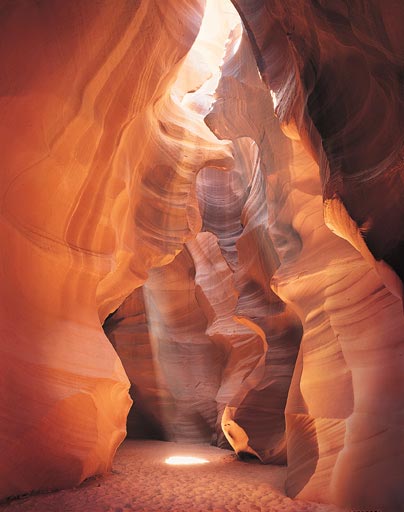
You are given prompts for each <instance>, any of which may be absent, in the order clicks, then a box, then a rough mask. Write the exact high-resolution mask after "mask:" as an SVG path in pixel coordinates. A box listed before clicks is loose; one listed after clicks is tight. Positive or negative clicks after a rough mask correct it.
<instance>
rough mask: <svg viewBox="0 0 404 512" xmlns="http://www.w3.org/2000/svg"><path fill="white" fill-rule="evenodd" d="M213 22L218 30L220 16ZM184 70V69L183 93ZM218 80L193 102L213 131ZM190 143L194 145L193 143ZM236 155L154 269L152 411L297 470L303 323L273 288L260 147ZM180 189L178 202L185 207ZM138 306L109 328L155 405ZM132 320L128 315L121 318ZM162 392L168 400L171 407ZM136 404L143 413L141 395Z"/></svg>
mask: <svg viewBox="0 0 404 512" xmlns="http://www.w3.org/2000/svg"><path fill="white" fill-rule="evenodd" d="M217 5H218V3H217V2H216V3H213V2H211V3H210V4H209V5H208V9H209V8H210V9H211V10H213V6H214V7H215V9H216V10H217ZM213 14H215V13H213ZM216 15H218V13H216ZM233 17H234V14H233ZM233 17H232V16H230V18H229V20H228V28H227V32H223V29H222V31H221V32H220V31H219V32H218V35H216V44H217V46H218V48H217V51H216V53H218V54H219V56H220V59H217V57H216V61H217V62H218V64H220V61H221V59H222V58H223V53H224V49H225V47H224V44H225V43H226V40H227V38H228V36H229V34H230V30H231V28H232V26H234V22H233V21H232V20H233ZM213 19H214V18H213ZM226 19H227V18H226V17H224V20H226ZM206 20H207V21H208V27H209V23H212V17H211V16H210V17H208V18H205V21H206ZM203 28H204V26H203V25H202V29H201V34H202V38H201V34H200V36H198V38H197V40H196V43H195V45H194V47H193V48H192V50H191V52H190V53H189V55H188V58H187V61H186V68H183V69H186V71H187V72H188V73H189V69H194V68H193V67H195V66H197V69H199V66H200V60H198V61H195V60H194V61H193V60H192V54H195V52H196V50H197V49H198V47H200V46H201V43H202V44H203V48H205V47H206V39H204V37H203V32H204V30H203ZM218 36H220V37H219V38H218ZM209 37H210V40H211V39H212V34H210V33H209ZM240 37H241V27H240V25H238V26H235V28H234V30H233V32H232V34H231V40H232V41H233V40H234V46H232V47H231V48H230V50H228V51H227V53H229V52H232V51H234V50H235V46H236V45H237V44H238V42H239V41H240ZM201 39H202V41H201ZM220 39H221V43H222V46H221V54H220V53H219V49H220V45H219V42H220ZM212 47H213V48H214V46H212ZM209 48H210V47H209V46H208V49H209ZM249 57H250V61H249V65H250V66H251V67H252V70H253V72H254V73H255V75H253V76H254V77H255V76H256V75H257V70H256V65H255V61H254V59H253V56H252V54H250V55H249ZM205 58H206V56H205ZM227 58H228V55H227V57H226V59H227ZM203 62H204V61H203V60H202V63H203ZM209 62H211V61H208V62H206V65H208V64H209ZM202 67H203V66H202ZM184 75H185V74H181V73H180V76H179V79H178V80H177V86H181V84H182V81H183V76H184ZM185 76H186V77H188V79H189V76H188V75H185ZM210 83H211V80H208V82H205V83H204V85H203V86H202V87H200V88H199V89H197V90H196V91H195V92H193V91H192V89H191V90H190V92H189V93H188V94H187V95H186V96H185V97H184V101H183V102H182V105H181V107H182V109H183V112H186V113H187V115H188V116H190V118H191V119H192V118H194V119H195V122H197V121H198V119H199V122H200V123H201V129H202V127H205V129H206V125H205V123H204V122H203V121H204V116H205V115H206V114H207V113H208V110H209V108H210V104H211V103H212V100H213V98H212V97H211V95H212V93H213V90H214V88H216V84H217V81H216V84H214V88H213V89H212V86H211V85H210ZM188 87H189V85H188ZM263 90H265V88H263ZM235 113H236V111H235ZM213 131H214V130H213ZM183 143H184V145H185V144H187V147H188V141H187V140H186V139H185V138H184V142H183ZM190 150H192V148H190ZM231 151H232V155H233V160H234V164H233V168H232V169H231V170H229V169H228V170H227V172H222V171H219V170H218V169H215V168H214V167H213V166H212V165H207V166H206V167H204V168H203V169H202V170H201V171H200V173H199V175H198V178H197V181H196V194H197V197H198V206H199V211H200V215H201V221H202V232H201V233H199V234H198V235H197V236H196V239H195V240H193V241H190V242H187V243H186V245H185V249H184V250H183V252H182V253H181V254H179V255H178V256H177V257H176V258H175V260H174V261H173V262H172V263H169V264H168V265H166V266H163V267H160V268H156V269H152V270H151V271H150V272H149V277H148V279H147V281H146V283H145V285H144V296H145V305H146V316H147V322H148V329H149V334H150V337H149V342H148V345H147V348H146V347H145V350H147V351H148V352H147V353H148V354H152V357H153V361H154V372H155V375H156V379H157V380H156V383H157V386H156V388H155V395H154V398H153V399H152V401H153V400H154V402H153V403H155V408H154V412H152V411H151V410H150V409H149V411H150V415H149V418H150V419H152V418H155V417H156V416H157V417H158V418H160V419H161V420H160V422H161V424H163V425H165V428H166V431H167V434H168V435H169V437H170V438H173V439H176V440H179V441H188V442H201V441H211V442H213V443H217V444H218V445H219V446H228V444H227V443H230V445H231V446H232V447H233V448H234V449H235V451H236V452H237V453H242V452H249V453H251V454H253V455H256V456H257V457H259V458H260V459H261V460H262V461H264V462H274V463H285V462H286V439H285V418H284V409H285V405H286V399H287V394H288V390H289V385H290V381H291V377H292V373H293V368H294V364H295V360H296V357H297V352H298V347H299V343H300V338H301V334H302V331H301V323H300V321H299V319H298V316H297V315H296V313H294V312H293V311H292V310H291V309H290V308H289V307H287V306H286V305H285V304H284V303H283V301H282V300H281V299H279V297H278V296H277V295H276V294H274V292H273V291H272V289H271V287H270V280H271V277H272V275H273V274H274V272H275V270H276V269H277V267H278V265H279V260H278V256H277V254H276V251H275V249H274V247H273V243H272V241H271V239H270V237H269V235H268V208H267V200H268V199H267V192H266V186H265V180H264V178H263V174H262V171H261V168H260V165H259V160H258V149H257V146H256V144H255V143H254V141H253V140H252V139H249V138H245V139H242V140H235V141H234V143H233V144H232V145H231ZM170 192H171V191H168V192H167V197H168V198H169V199H170V200H174V199H175V198H173V196H172V195H170ZM136 293H137V292H134V294H133V297H134V296H135V294H136ZM130 302H131V301H130V300H129V299H128V300H127V301H126V303H125V304H124V305H123V306H122V307H121V308H120V309H118V311H117V313H115V314H114V315H113V316H112V317H111V319H109V320H108V321H107V322H106V324H105V329H106V331H107V333H108V336H109V337H110V339H111V341H112V343H113V344H114V346H115V347H116V348H117V351H118V354H119V355H120V356H121V359H122V361H123V363H124V366H125V368H126V369H127V373H128V375H130V379H131V382H132V383H133V385H134V388H136V389H138V391H139V393H138V394H139V399H140V400H141V402H142V404H143V392H142V387H143V386H142V384H139V382H140V381H141V379H142V377H141V375H142V372H143V369H142V365H143V364H144V361H143V359H142V356H140V355H139V354H137V352H136V349H134V351H133V353H132V354H131V357H129V358H128V357H127V354H128V350H130V349H129V346H130V339H131V337H132V345H133V347H135V346H138V343H142V341H140V340H141V339H142V337H141V336H140V337H139V332H138V327H137V326H135V325H133V324H132V322H133V320H131V319H134V318H135V317H136V307H134V306H130ZM127 306H129V309H127ZM120 318H126V320H124V321H122V322H120V320H119V319H120ZM116 321H118V323H117V322H116ZM119 322H120V325H119ZM126 322H127V323H126ZM131 325H133V328H132V327H131ZM121 327H122V330H121ZM125 347H127V348H125ZM146 392H147V391H146ZM158 396H160V397H165V398H164V399H163V401H161V400H160V404H159V405H158V404H157V402H158V400H157V397H158ZM134 399H135V405H134V410H135V412H134V415H136V392H135V394H134ZM222 429H223V432H224V435H225V437H224V436H223V432H222ZM226 439H227V441H226Z"/></svg>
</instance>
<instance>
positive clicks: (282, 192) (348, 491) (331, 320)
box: [207, 1, 404, 510]
mask: <svg viewBox="0 0 404 512" xmlns="http://www.w3.org/2000/svg"><path fill="white" fill-rule="evenodd" d="M236 3H237V5H238V8H239V9H240V12H241V14H242V16H243V19H244V20H245V22H246V25H247V28H248V30H249V32H250V38H251V41H252V43H253V48H254V49H255V52H256V58H257V61H258V64H259V66H260V69H261V73H262V75H263V76H264V78H265V79H266V80H267V81H268V83H269V84H270V86H271V88H272V89H273V91H274V92H275V99H276V101H277V103H278V106H277V109H276V111H277V113H278V118H279V119H280V121H281V123H282V127H283V130H284V131H285V132H286V133H287V134H288V135H289V136H290V137H291V138H292V140H291V141H289V142H288V141H287V139H285V137H284V136H283V134H282V133H281V131H280V124H278V121H277V119H275V118H274V117H273V115H272V114H271V106H270V105H271V99H270V97H269V93H268V92H267V91H265V90H264V88H263V86H262V84H261V82H260V80H259V77H258V75H257V74H256V75H255V77H256V78H255V79H254V74H253V73H252V68H251V67H250V68H248V66H247V64H246V63H247V62H249V57H248V56H247V55H246V52H247V50H245V52H244V53H242V51H243V45H242V47H241V48H240V51H239V55H236V56H235V57H234V58H233V59H232V61H230V62H228V63H227V65H226V68H225V70H224V77H223V78H222V81H221V85H220V86H219V91H218V95H219V100H218V101H217V102H216V104H215V106H214V109H213V111H212V113H211V114H210V115H209V116H208V118H207V122H208V124H209V125H210V126H211V127H212V129H213V131H214V132H215V133H216V134H217V135H220V136H222V137H224V138H232V139H234V138H236V137H242V136H250V137H251V138H253V139H254V140H255V141H256V142H257V144H258V145H259V146H260V150H261V155H260V156H261V165H262V167H263V169H264V170H265V172H266V174H267V183H268V190H269V192H268V196H269V203H268V204H269V211H270V218H271V220H270V230H269V231H270V235H271V239H272V240H273V243H274V246H275V248H276V250H277V252H278V255H279V259H280V263H281V265H280V267H279V269H278V271H277V272H276V274H275V276H274V277H273V279H272V287H273V289H274V291H276V293H277V294H278V295H279V296H280V297H282V298H283V299H284V300H285V301H286V302H287V303H289V304H291V305H292V306H293V307H294V308H295V309H296V311H297V312H298V313H299V315H300V317H301V319H302V322H303V328H304V337H303V340H302V345H301V350H300V354H299V358H298V361H297V365H296V369H295V373H294V377H293V381H292V386H291V390H290V393H289V400H288V405H287V408H286V417H287V443H288V466H289V467H288V473H289V477H288V492H289V493H290V494H291V495H292V496H296V495H298V496H299V497H301V498H305V499H312V500H317V501H325V502H327V501H332V502H335V503H338V504H342V505H346V506H351V507H355V508H361V509H364V508H366V509H368V508H372V509H373V508H374V509H383V510H384V509H388V510H398V509H400V507H401V503H402V501H403V496H402V487H401V484H400V482H401V481H402V478H403V474H402V462H401V461H402V458H403V452H402V446H401V444H402V443H401V441H400V439H401V438H402V426H401V420H400V419H399V418H400V414H401V412H400V411H401V409H402V399H401V398H400V393H401V392H400V390H401V389H402V385H403V378H402V362H401V359H402V350H403V335H402V333H403V327H404V320H403V315H402V307H403V306H402V287H401V283H400V281H399V279H398V278H397V276H396V275H395V274H394V272H393V271H392V270H391V269H389V267H388V266H387V265H386V264H385V263H384V262H376V261H375V259H374V257H373V256H372V254H371V253H370V252H369V250H368V248H367V247H366V244H365V243H364V241H363V239H362V237H361V233H362V235H363V232H364V230H363V229H360V228H361V226H360V225H359V227H358V225H357V223H358V222H359V220H358V218H357V215H356V213H355V212H357V211H360V209H361V208H362V206H363V208H362V213H364V216H365V218H369V212H370V211H372V216H373V217H372V221H371V223H370V224H369V230H368V229H367V228H366V231H367V232H369V233H370V235H369V236H366V240H367V243H368V246H369V247H370V248H371V249H373V250H374V254H375V255H376V256H377V257H380V255H381V254H382V255H384V256H385V257H386V259H387V260H389V261H390V262H391V259H390V257H391V256H392V254H393V253H394V254H397V253H395V251H396V250H399V246H398V245H397V244H396V238H395V237H397V236H398V233H399V232H400V229H401V228H400V227H399V224H400V223H399V222H396V221H397V219H396V218H395V219H394V220H392V223H393V225H392V226H391V227H390V225H389V226H388V228H387V229H386V230H385V232H384V233H383V232H382V231H381V230H380V224H379V220H377V219H381V218H382V217H383V216H385V217H386V218H391V219H392V216H393V217H395V216H396V215H401V214H398V213H397V212H400V208H401V206H400V207H398V205H397V204H396V201H397V199H396V197H397V198H398V195H399V194H400V187H401V186H397V188H396V190H394V192H393V193H392V204H391V203H390V202H389V201H387V202H383V204H382V203H381V202H379V205H380V206H377V207H376V206H375V202H374V201H373V192H372V193H370V190H372V191H373V190H376V189H377V187H379V189H380V190H381V191H383V190H386V187H387V188H389V187H390V186H391V184H392V183H394V180H396V179H397V178H398V175H399V167H397V168H396V170H393V168H392V167H389V168H388V169H387V168H386V167H385V166H384V164H385V163H386V162H393V161H394V159H397V154H399V150H397V147H400V144H401V142H400V138H401V137H402V134H401V132H400V134H398V133H397V131H396V128H397V123H398V120H399V119H400V115H401V114H400V107H398V108H397V109H396V110H397V111H395V112H393V109H389V116H390V117H391V120H392V125H391V126H390V127H389V128H388V129H387V127H386V130H387V132H389V130H390V129H391V130H392V131H391V134H392V136H391V141H390V142H389V144H384V139H383V137H382V138H381V139H380V141H379V142H378V147H377V148H376V147H375V148H374V149H372V150H371V151H370V152H369V155H367V156H368V160H367V159H365V158H363V159H362V155H363V152H364V150H365V149H364V148H365V147H367V148H368V144H369V139H368V137H369V138H370V140H372V133H373V132H372V130H373V126H372V124H373V123H371V117H370V116H371V115H373V116H376V119H377V116H378V114H377V112H378V110H376V111H374V110H373V111H372V107H375V105H374V101H373V99H372V101H370V100H369V104H368V105H364V104H362V105H360V106H361V108H362V109H363V110H362V113H361V114H360V113H359V111H358V110H356V109H355V110H354V111H352V108H350V109H348V108H347V107H348V106H349V105H351V104H352V103H349V102H352V101H353V99H352V98H351V97H350V95H351V93H352V88H350V84H351V82H350V81H349V83H348V80H347V79H346V77H345V75H344V73H345V72H348V70H351V68H350V67H349V66H348V67H347V71H345V69H344V68H343V67H342V68H341V67H340V66H338V62H341V60H340V59H339V58H337V56H338V51H340V50H341V47H340V46H339V45H338V44H334V43H335V40H334V39H332V44H331V43H330V42H328V43H327V44H326V45H325V46H326V48H327V49H328V51H329V54H326V53H325V54H324V55H327V57H326V64H327V65H324V67H323V66H320V65H319V67H316V66H317V65H318V63H319V62H320V63H321V64H322V63H323V62H322V61H321V60H318V59H319V58H320V57H319V55H320V54H321V55H323V54H322V51H323V49H322V48H323V47H322V46H321V45H322V42H321V41H322V40H324V39H325V38H327V37H329V32H331V33H332V34H334V32H337V35H338V30H341V33H340V34H339V38H340V39H341V38H343V37H347V41H348V42H351V43H352V41H353V35H352V33H355V35H356V36H357V37H358V38H359V40H360V41H362V42H363V40H364V37H365V35H364V33H363V29H361V30H360V31H359V29H358V23H359V22H360V21H361V17H362V18H363V19H362V24H363V26H366V24H367V23H368V22H366V14H367V13H366V12H362V13H359V14H358V12H359V11H358V10H357V9H355V8H354V12H355V13H356V14H357V17H355V16H354V17H353V21H352V27H351V24H350V23H347V19H346V18H341V17H338V15H337V14H336V13H335V12H334V14H333V13H332V12H331V10H328V11H326V9H325V8H323V7H320V5H319V6H317V4H316V6H315V7H314V6H313V7H307V8H306V9H305V11H306V12H305V15H307V17H306V20H305V21H304V22H303V21H302V16H303V15H302V14H301V13H302V12H303V11H304V5H306V4H304V3H303V2H301V3H299V2H296V3H294V4H293V7H292V6H289V5H288V3H284V2H283V3H282V4H281V3H280V2H279V3H277V2H275V3H272V4H271V8H270V9H269V8H267V7H266V6H265V5H264V2H259V1H257V2H254V3H251V2H249V3H247V2H243V1H240V2H236ZM347 9H348V8H347ZM316 10H318V11H322V12H323V13H324V12H326V13H327V15H328V18H325V17H324V18H323V20H322V21H323V25H321V27H320V26H319V25H317V24H316V20H317V19H316V18H315V17H313V16H314V15H312V11H316ZM296 12H298V13H300V14H301V15H300V17H299V16H297V14H296ZM286 14H288V17H286ZM359 15H360V16H361V17H360V16H359ZM371 19H373V18H371ZM344 21H345V23H343V22H344ZM338 23H340V25H339V26H337V25H338ZM330 25H331V26H330ZM324 26H326V27H327V28H328V27H329V30H328V31H327V32H326V31H324ZM304 30H306V32H307V33H305V38H303V37H302V36H301V32H302V31H303V32H304ZM370 33H371V37H370V38H369V39H368V46H367V47H366V48H365V49H364V47H363V45H359V43H358V45H359V46H360V48H359V49H355V46H354V45H353V46H349V47H346V48H345V51H346V52H347V53H348V54H349V52H357V55H358V58H359V60H361V59H366V55H367V51H369V52H370V56H369V59H370V62H371V63H372V66H371V67H370V70H369V76H370V77H371V79H372V81H373V82H372V86H371V93H372V94H373V93H374V94H376V93H377V91H379V92H381V91H382V89H381V88H380V87H379V86H378V85H377V84H376V80H375V78H374V77H375V75H374V72H375V67H374V65H375V62H377V59H378V58H379V64H380V66H382V64H383V62H384V60H383V59H384V57H385V56H386V55H384V57H383V56H382V55H381V54H380V46H379V48H378V47H376V46H373V47H372V45H371V42H372V41H373V42H374V41H375V32H374V31H373V32H372V31H371V32H370ZM317 37H318V38H322V39H321V41H320V43H318V41H317ZM333 37H334V38H336V36H335V34H334V36H333ZM380 37H382V36H380ZM290 41H292V42H290ZM296 41H297V42H298V43H299V44H298V43H296ZM356 42H357V41H356ZM317 43H318V46H316V48H317V50H318V52H317V53H315V52H314V55H312V54H310V52H308V49H311V46H310V45H317ZM370 48H372V50H371V49H370ZM365 50H366V52H365ZM343 55H344V57H343V58H344V59H345V56H346V53H345V54H343ZM331 56H333V57H334V58H335V59H336V60H335V62H334V61H332V57H331ZM399 56H400V54H399V53H396V57H397V58H398V57H399ZM310 57H312V58H310ZM340 57H342V56H341V55H340ZM388 57H390V58H387V60H386V62H385V65H386V70H387V75H386V76H387V77H389V76H391V73H390V71H389V70H390V69H391V60H392V59H393V57H391V55H390V54H389V55H388ZM328 59H329V60H328ZM344 62H345V60H344ZM355 62H356V61H355ZM303 65H304V67H303ZM393 67H394V66H393ZM380 69H383V67H380ZM302 70H303V71H304V72H303V71H302ZM309 70H311V71H310V72H309ZM326 70H328V71H329V72H330V74H329V75H328V76H329V78H328V81H327V87H325V85H324V83H323V84H322V86H321V87H320V85H319V84H318V83H317V82H316V79H318V76H320V73H321V72H323V75H322V77H323V79H324V77H326V76H327V73H326ZM356 72H358V73H362V72H363V73H364V68H360V69H359V70H355V73H356ZM305 73H306V74H305ZM336 73H338V78H337V77H336ZM308 77H309V78H310V79H311V81H310V80H309V85H310V87H309V89H307V84H308V82H307V80H308ZM340 77H341V78H340ZM236 78H237V79H236ZM344 80H345V82H344ZM381 80H382V82H383V81H384V78H381ZM334 83H336V85H337V86H338V87H340V89H338V91H341V90H342V88H343V87H344V83H345V89H344V91H346V92H345V95H344V96H343V98H342V106H343V107H344V108H342V107H341V105H339V108H340V112H339V111H338V106H337V103H336V101H337V100H338V98H340V95H339V94H336V95H334V89H333V88H332V85H333V84H334ZM362 83H363V82H361V81H359V83H356V84H354V87H357V92H360V91H361V84H362ZM316 85H317V86H318V88H317V89H316ZM386 87H388V89H390V88H391V87H392V88H393V90H394V89H395V87H396V85H395V82H394V80H393V82H392V84H391V85H388V84H386ZM320 89H321V91H322V92H321V94H320V93H319V90H320ZM307 95H309V98H308V108H307V110H306V109H305V101H304V98H305V97H307ZM396 97H397V96H396ZM327 98H328V99H327ZM346 98H348V99H349V101H348V99H346ZM330 105H334V106H333V107H332V108H334V111H333V112H334V114H333V115H331V114H329V113H328V114H329V116H328V117H327V118H325V117H324V112H323V113H322V114H321V115H322V116H323V117H322V120H323V121H322V122H323V124H322V128H323V129H324V130H325V131H327V130H329V131H331V132H330V133H331V134H332V135H333V137H332V136H331V135H330V137H328V134H327V132H326V133H323V132H322V131H321V130H320V129H319V132H320V136H321V137H322V139H321V140H322V145H323V147H324V149H325V152H323V151H322V150H320V145H319V140H320V139H319V134H318V132H316V130H315V129H314V128H313V125H312V124H311V123H312V121H311V120H310V117H309V114H310V116H312V119H313V121H314V124H316V122H317V123H318V119H316V115H318V116H319V115H320V110H321V108H323V109H325V110H326V111H327V108H331V106H330ZM314 106H317V107H316V108H317V110H315V109H314ZM345 107H346V110H345ZM365 107H366V108H365ZM237 109H238V110H237ZM313 109H314V110H313ZM235 111H238V112H239V113H241V115H237V116H235V114H234V112H235ZM313 112H314V113H313ZM327 112H328V111H327ZM375 112H376V113H375ZM355 113H356V114H355ZM352 114H354V115H352ZM339 115H340V117H338V116H339ZM366 119H368V122H369V125H370V126H369V127H368V126H367V124H366V122H365V121H366ZM364 122H365V124H363V123H364ZM316 126H317V124H316ZM296 127H297V129H296ZM362 129H363V132H361V130H362ZM355 130H356V132H355ZM367 130H369V132H368V131H367ZM299 132H300V133H299ZM389 133H390V132H389ZM300 136H301V137H302V140H303V141H304V143H305V145H306V147H308V148H309V149H310V151H311V152H312V154H313V155H314V156H315V157H316V158H317V159H318V161H319V162H320V165H321V169H320V170H321V171H322V172H321V173H319V170H318V167H317V165H316V163H315V161H314V160H313V159H312V158H311V157H310V154H309V153H308V152H306V150H305V149H304V148H303V146H302V143H301V142H300V140H299V137H300ZM383 136H384V134H383ZM351 137H353V141H354V142H353V141H352V139H351ZM337 139H339V142H338V144H337ZM330 140H332V142H330ZM342 140H344V141H345V142H343V143H342V142H341V141H342ZM348 141H349V142H350V145H349V146H348ZM353 144H355V145H356V144H357V148H356V149H355V146H354V145H353ZM331 146H332V148H333V149H332V152H331V154H329V153H328V152H327V151H328V150H329V149H330V147H331ZM348 148H350V150H349V151H348ZM350 151H352V152H350ZM381 154H382V157H381V156H380V155H381ZM353 158H355V159H356V166H353V165H351V164H352V161H353V160H352V159H353ZM398 158H400V157H398ZM344 159H345V160H344ZM381 159H384V161H383V162H382V163H380V161H381ZM351 160H352V161H351ZM348 161H349V162H350V165H351V167H350V170H351V171H353V174H352V175H351V180H352V181H350V178H348V177H344V172H342V169H344V168H345V167H344V166H345V165H346V164H347V162H348ZM336 162H339V163H340V164H341V163H343V164H344V166H343V167H340V168H337V167H336ZM376 167H377V169H376ZM327 173H329V174H327ZM338 173H340V177H341V181H339V180H337V179H336V178H335V177H336V176H338ZM320 176H321V177H322V179H323V182H321V181H320ZM345 176H346V174H345ZM371 177H374V179H370V178H371ZM365 182H366V183H365ZM337 183H343V184H344V188H343V190H344V191H345V193H346V196H344V195H343V193H342V192H341V189H338V188H336V184H337ZM350 183H352V185H350ZM363 183H365V185H364V187H363V189H362V190H365V191H366V193H367V196H365V195H364V196H363V197H362V199H361V201H359V200H357V199H358V197H359V196H358V194H359V188H358V184H359V185H360V184H363ZM322 190H324V191H325V198H326V199H327V198H329V197H331V195H332V197H334V196H335V194H334V193H335V192H336V193H337V195H339V196H341V197H342V198H343V200H344V201H345V202H346V204H347V208H348V212H350V213H351V215H352V217H353V218H354V220H352V218H351V217H350V216H349V214H348V213H347V210H346V209H345V208H344V207H343V206H342V203H341V201H340V200H339V199H337V197H335V198H333V199H332V201H330V200H327V201H326V203H325V206H326V209H325V220H326V223H327V224H326V223H325V222H324V214H323V201H322V193H321V192H322ZM271 191H272V192H271ZM330 191H331V192H330ZM396 193H397V196H396ZM361 194H362V193H361ZM354 197H355V201H356V202H355V205H354V206H353V204H352V200H353V198H354ZM367 199H369V201H367ZM393 212H394V213H393ZM355 220H356V221H357V223H356V222H355ZM330 228H331V230H332V231H331V230H330ZM397 230H398V231H397ZM333 232H335V233H336V235H338V236H336V235H334V234H333ZM340 237H341V238H340ZM344 238H345V239H346V240H344ZM372 240H373V242H372ZM375 241H377V242H375ZM392 241H394V243H393V242H392ZM373 243H374V245H373V246H372V244H373ZM392 243H393V245H395V249H393V250H392V251H393V252H391V247H392V245H391V244H392ZM375 247H376V249H377V250H375ZM381 247H383V250H385V252H384V253H383V252H382V253H381V252H380V248H381ZM396 269H397V270H398V271H399V270H400V267H396ZM386 397H389V398H388V399H387V400H386ZM381 411H382V412H381Z"/></svg>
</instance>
